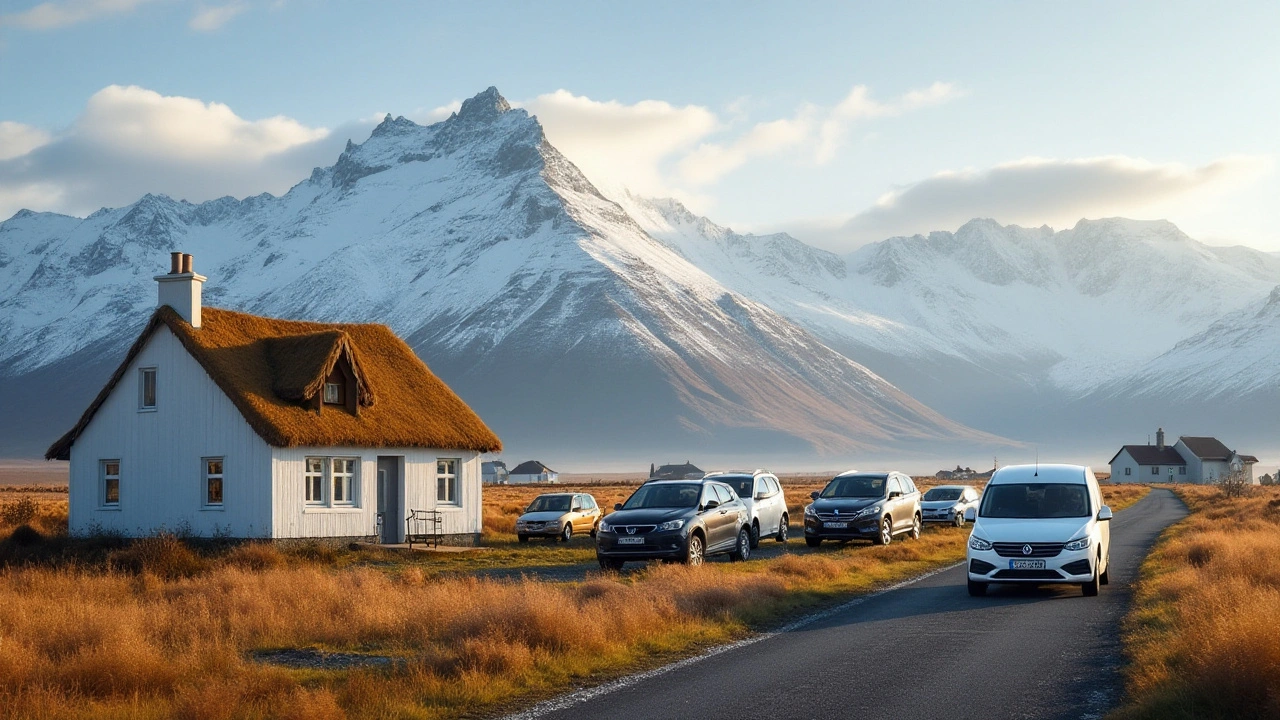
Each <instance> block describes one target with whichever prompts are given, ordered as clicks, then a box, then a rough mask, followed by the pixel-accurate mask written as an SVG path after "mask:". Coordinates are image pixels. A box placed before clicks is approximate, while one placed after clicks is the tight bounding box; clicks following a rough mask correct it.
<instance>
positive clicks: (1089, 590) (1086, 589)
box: [1080, 557, 1102, 597]
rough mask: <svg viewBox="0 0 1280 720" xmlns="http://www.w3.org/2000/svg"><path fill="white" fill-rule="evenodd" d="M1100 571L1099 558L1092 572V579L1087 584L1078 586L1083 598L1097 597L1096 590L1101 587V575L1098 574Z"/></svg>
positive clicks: (1100, 563)
mask: <svg viewBox="0 0 1280 720" xmlns="http://www.w3.org/2000/svg"><path fill="white" fill-rule="evenodd" d="M1101 569H1102V558H1101V557H1099V558H1098V567H1096V568H1094V570H1093V579H1092V580H1090V581H1089V582H1087V583H1081V584H1080V592H1081V593H1082V594H1083V595H1084V596H1085V597H1096V596H1097V595H1098V590H1099V589H1100V587H1101V585H1102V573H1101V572H1099V571H1100V570H1101Z"/></svg>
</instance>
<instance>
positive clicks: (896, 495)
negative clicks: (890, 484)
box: [889, 490, 902, 500]
mask: <svg viewBox="0 0 1280 720" xmlns="http://www.w3.org/2000/svg"><path fill="white" fill-rule="evenodd" d="M900 497H902V493H900V492H898V491H897V490H891V491H890V492H889V499H890V500H892V499H894V498H900Z"/></svg>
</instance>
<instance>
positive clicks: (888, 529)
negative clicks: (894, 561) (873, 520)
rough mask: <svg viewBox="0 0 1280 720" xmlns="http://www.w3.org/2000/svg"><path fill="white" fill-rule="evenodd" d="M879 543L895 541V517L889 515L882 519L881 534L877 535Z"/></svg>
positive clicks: (884, 543)
mask: <svg viewBox="0 0 1280 720" xmlns="http://www.w3.org/2000/svg"><path fill="white" fill-rule="evenodd" d="M875 542H876V544H877V545H888V544H889V543H891V542H893V518H891V517H889V516H888V515H885V516H884V519H882V520H881V521H880V534H879V535H877V536H876V541H875Z"/></svg>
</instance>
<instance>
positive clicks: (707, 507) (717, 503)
mask: <svg viewBox="0 0 1280 720" xmlns="http://www.w3.org/2000/svg"><path fill="white" fill-rule="evenodd" d="M718 507H720V501H719V500H708V501H707V504H706V505H703V506H702V509H703V510H711V509H713V508H718Z"/></svg>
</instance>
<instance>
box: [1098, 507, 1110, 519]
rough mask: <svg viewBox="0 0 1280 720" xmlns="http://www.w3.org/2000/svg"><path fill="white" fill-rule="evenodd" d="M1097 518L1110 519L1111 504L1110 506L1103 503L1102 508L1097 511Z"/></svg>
mask: <svg viewBox="0 0 1280 720" xmlns="http://www.w3.org/2000/svg"><path fill="white" fill-rule="evenodd" d="M1098 519H1099V520H1110V519H1111V506H1110V505H1103V506H1102V509H1101V510H1099V511H1098Z"/></svg>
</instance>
